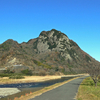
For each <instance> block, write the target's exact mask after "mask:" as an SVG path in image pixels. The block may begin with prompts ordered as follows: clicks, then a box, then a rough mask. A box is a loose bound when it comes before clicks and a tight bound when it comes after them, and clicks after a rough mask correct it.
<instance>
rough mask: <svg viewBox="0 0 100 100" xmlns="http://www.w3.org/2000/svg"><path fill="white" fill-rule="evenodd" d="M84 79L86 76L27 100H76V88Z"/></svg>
mask: <svg viewBox="0 0 100 100" xmlns="http://www.w3.org/2000/svg"><path fill="white" fill-rule="evenodd" d="M86 77H87V76H85V77H80V78H78V79H75V80H72V81H70V82H68V83H66V84H64V85H62V86H59V87H57V88H55V89H53V90H50V91H48V92H45V93H43V94H42V95H40V96H36V97H35V98H32V99H29V100H76V99H75V96H76V93H77V92H78V87H79V85H80V84H81V82H82V81H83V79H84V78H86Z"/></svg>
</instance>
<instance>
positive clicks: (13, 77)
mask: <svg viewBox="0 0 100 100" xmlns="http://www.w3.org/2000/svg"><path fill="white" fill-rule="evenodd" d="M22 78H24V77H23V76H21V75H13V76H9V79H22Z"/></svg>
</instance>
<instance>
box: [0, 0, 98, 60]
mask: <svg viewBox="0 0 100 100" xmlns="http://www.w3.org/2000/svg"><path fill="white" fill-rule="evenodd" d="M51 29H57V30H59V31H61V32H63V33H65V34H66V35H67V36H68V37H69V38H70V39H72V40H74V41H75V42H76V43H77V44H78V45H79V46H80V48H81V49H82V50H84V51H85V52H87V53H88V54H90V55H91V56H92V57H93V58H95V59H96V60H98V61H100V56H99V55H100V52H99V51H100V0H0V44H1V43H3V42H4V41H6V40H7V39H13V40H15V41H17V42H18V43H22V42H27V41H28V40H30V39H33V38H36V37H38V36H39V34H40V32H41V31H43V30H45V31H48V30H51Z"/></svg>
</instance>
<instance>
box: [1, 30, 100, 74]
mask: <svg viewBox="0 0 100 100" xmlns="http://www.w3.org/2000/svg"><path fill="white" fill-rule="evenodd" d="M91 62H92V63H93V64H95V65H96V64H98V63H99V62H98V61H96V60H95V59H94V58H92V57H91V56H90V55H89V54H87V53H86V52H84V51H83V50H81V48H80V47H79V46H78V45H77V43H75V42H74V41H73V40H70V39H69V38H68V37H67V36H66V35H65V34H64V33H62V32H60V31H58V30H55V29H52V30H50V31H42V32H41V33H40V35H39V37H38V38H35V39H31V40H29V41H28V42H23V43H21V44H18V42H16V41H14V40H12V39H9V40H7V41H5V42H4V43H2V44H1V45H0V67H1V68H2V67H6V68H8V67H9V68H10V67H11V66H14V65H22V66H28V67H29V69H31V70H32V72H33V73H34V74H50V75H52V74H61V73H63V74H68V73H82V72H83V71H82V69H83V68H84V67H85V65H87V64H88V65H89V64H90V63H91Z"/></svg>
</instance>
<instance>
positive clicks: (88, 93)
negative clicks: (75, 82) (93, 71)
mask: <svg viewBox="0 0 100 100" xmlns="http://www.w3.org/2000/svg"><path fill="white" fill-rule="evenodd" d="M77 100H100V81H99V82H98V86H97V87H95V85H94V83H93V80H92V79H91V77H88V78H86V79H84V80H83V82H82V83H81V85H80V87H79V90H78V94H77Z"/></svg>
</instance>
